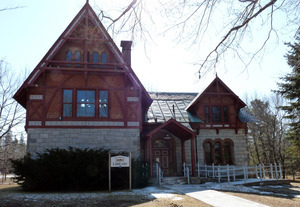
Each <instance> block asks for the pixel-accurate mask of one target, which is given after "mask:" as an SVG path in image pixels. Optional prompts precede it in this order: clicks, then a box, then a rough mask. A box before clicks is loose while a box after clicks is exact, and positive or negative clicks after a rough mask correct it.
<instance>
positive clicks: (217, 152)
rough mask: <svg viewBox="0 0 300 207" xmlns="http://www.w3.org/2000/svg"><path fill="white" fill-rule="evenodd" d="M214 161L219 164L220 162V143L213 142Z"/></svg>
mask: <svg viewBox="0 0 300 207" xmlns="http://www.w3.org/2000/svg"><path fill="white" fill-rule="evenodd" d="M215 161H216V164H219V163H220V162H221V148H220V143H218V142H217V143H216V144H215Z"/></svg>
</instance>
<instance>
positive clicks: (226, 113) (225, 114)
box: [223, 106, 228, 122]
mask: <svg viewBox="0 0 300 207" xmlns="http://www.w3.org/2000/svg"><path fill="white" fill-rule="evenodd" d="M223 118H224V122H228V110H227V107H226V106H224V108H223Z"/></svg>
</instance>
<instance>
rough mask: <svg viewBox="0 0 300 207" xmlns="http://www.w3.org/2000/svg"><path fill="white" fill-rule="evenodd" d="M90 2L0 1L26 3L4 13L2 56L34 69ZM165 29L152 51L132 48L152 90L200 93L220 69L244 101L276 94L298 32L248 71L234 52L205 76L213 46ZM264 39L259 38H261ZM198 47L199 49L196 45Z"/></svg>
mask: <svg viewBox="0 0 300 207" xmlns="http://www.w3.org/2000/svg"><path fill="white" fill-rule="evenodd" d="M85 2H86V0H63V1H62V0H39V1H37V0H22V1H21V0H10V1H7V0H0V9H1V8H9V7H15V6H23V8H19V9H15V10H7V11H2V12H0V28H1V32H0V35H1V38H0V58H4V60H5V62H7V63H8V64H9V66H10V67H11V69H12V70H14V71H15V72H16V73H19V74H20V73H23V71H25V70H26V69H27V70H28V71H29V72H31V71H32V70H33V69H34V68H35V66H36V65H37V64H38V63H39V61H40V60H41V59H42V58H43V57H44V55H45V54H46V53H47V51H48V50H49V49H50V47H51V46H52V45H53V44H54V42H55V41H56V40H57V38H58V37H59V36H60V34H61V33H62V32H63V31H64V30H65V29H66V27H67V26H68V25H69V23H70V22H71V21H72V19H73V18H74V17H75V15H76V14H77V13H78V12H79V10H80V9H81V8H82V6H83V5H84V4H85ZM106 2H111V4H112V5H113V6H116V5H118V2H120V1H116V0H111V1H104V0H101V1H100V0H90V5H91V6H92V7H93V8H95V10H96V13H97V12H98V11H99V9H98V8H97V7H96V5H97V6H99V7H100V8H103V10H105V11H107V12H110V9H111V8H109V6H110V5H108V3H106ZM127 2H128V1H127ZM122 3H124V1H122ZM113 12H118V10H117V9H115V10H113ZM278 18H279V19H280V17H278ZM154 21H157V22H155V25H158V26H159V18H154ZM151 31H156V30H152V29H151ZM159 33H160V32H157V33H156V34H153V36H152V38H153V41H148V44H147V47H146V50H145V47H144V42H142V41H140V40H137V41H135V42H134V45H133V48H132V68H133V70H134V72H135V73H136V75H137V76H138V78H139V79H140V81H141V82H142V83H143V85H144V87H145V88H146V90H148V91H154V92H200V91H201V90H203V88H204V87H206V86H207V85H208V84H209V83H210V82H211V81H212V80H213V79H214V77H215V76H216V73H215V72H217V74H218V77H220V78H221V79H222V80H223V81H224V82H225V84H227V85H228V86H229V88H231V89H232V91H234V92H235V93H236V94H237V95H238V96H239V97H240V98H242V100H243V97H245V94H248V96H254V95H255V94H257V95H258V96H265V95H268V94H270V92H271V90H274V89H276V88H277V85H276V83H277V82H278V80H279V77H281V76H284V75H285V74H286V73H288V72H291V69H290V68H289V66H288V65H287V63H286V59H285V58H284V55H285V54H286V53H287V51H288V48H287V47H286V46H285V45H284V43H285V42H290V41H293V36H294V34H292V33H289V34H284V35H283V36H280V38H279V37H275V38H272V39H271V40H270V45H268V47H267V48H266V49H265V50H264V56H263V57H262V58H261V59H259V60H255V61H253V63H252V64H251V65H249V67H248V68H247V70H245V67H244V66H243V65H241V64H238V63H237V62H236V57H234V56H233V55H230V54H229V55H228V56H226V57H225V61H224V62H222V64H218V65H217V67H216V68H215V69H214V70H212V71H210V72H209V73H208V74H207V75H206V76H204V77H202V78H200V79H199V76H198V73H197V71H198V69H199V65H195V64H194V63H195V62H196V61H198V56H199V54H200V53H201V54H208V53H209V49H208V48H209V46H208V47H206V45H207V44H206V45H205V44H203V45H199V46H198V45H194V46H193V47H188V46H187V45H184V44H182V43H181V44H179V43H177V42H176V41H175V40H174V39H175V38H173V36H174V37H175V36H176V33H172V32H171V33H168V34H162V35H161V33H160V35H159ZM256 33H257V34H258V36H259V33H260V31H253V34H252V35H253V40H252V41H249V42H247V43H246V44H249V47H252V45H255V44H256V41H257V40H256V39H255V38H256V37H257V35H256ZM255 35H256V36H255ZM254 37H255V38H254ZM207 38H208V39H209V40H210V41H209V42H210V44H212V45H210V48H211V47H212V46H213V45H214V44H216V42H214V38H213V37H207ZM263 38H264V37H258V39H260V40H262V39H263ZM113 39H114V40H115V42H116V45H118V46H119V45H120V40H121V39H124V40H130V39H131V37H130V35H127V36H126V35H123V36H121V37H115V36H113ZM250 39H251V38H250ZM205 41H206V40H205ZM195 47H198V50H194V49H192V48H195ZM199 48H200V50H199ZM199 51H200V52H199Z"/></svg>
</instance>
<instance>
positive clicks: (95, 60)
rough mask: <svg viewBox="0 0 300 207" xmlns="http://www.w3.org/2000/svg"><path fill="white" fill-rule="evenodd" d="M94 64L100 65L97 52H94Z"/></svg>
mask: <svg viewBox="0 0 300 207" xmlns="http://www.w3.org/2000/svg"><path fill="white" fill-rule="evenodd" d="M93 63H99V54H98V53H97V52H93Z"/></svg>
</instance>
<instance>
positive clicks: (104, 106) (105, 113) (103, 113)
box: [99, 104, 108, 117]
mask: <svg viewBox="0 0 300 207" xmlns="http://www.w3.org/2000/svg"><path fill="white" fill-rule="evenodd" d="M99 113H100V114H99V116H100V117H108V107H107V104H100V110H99Z"/></svg>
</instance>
